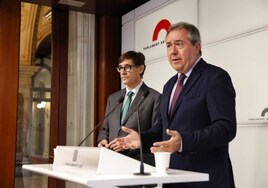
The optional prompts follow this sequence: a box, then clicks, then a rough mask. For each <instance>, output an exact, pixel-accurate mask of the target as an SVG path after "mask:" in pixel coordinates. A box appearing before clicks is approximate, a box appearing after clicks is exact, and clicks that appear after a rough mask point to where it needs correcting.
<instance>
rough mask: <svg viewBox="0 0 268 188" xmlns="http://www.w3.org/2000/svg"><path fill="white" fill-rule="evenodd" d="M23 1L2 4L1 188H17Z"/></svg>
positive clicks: (0, 91) (0, 55) (0, 59)
mask: <svg viewBox="0 0 268 188" xmlns="http://www.w3.org/2000/svg"><path fill="white" fill-rule="evenodd" d="M19 37H20V1H17V0H1V1H0V138H1V142H0V187H14V177H15V154H16V126H17V97H18V76H19V75H18V73H19V42H20V40H19Z"/></svg>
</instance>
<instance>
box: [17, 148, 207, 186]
mask: <svg viewBox="0 0 268 188" xmlns="http://www.w3.org/2000/svg"><path fill="white" fill-rule="evenodd" d="M58 149H59V148H57V150H58ZM61 149H63V151H64V152H59V151H60V150H61ZM66 151H68V152H70V154H68V155H66ZM68 152H67V153H68ZM87 152H88V153H87ZM73 153H74V154H73ZM80 153H81V154H80ZM89 153H90V154H91V153H93V155H89ZM62 154H63V155H64V157H65V158H64V157H63V158H62V157H61V156H60V155H62ZM66 156H69V158H68V157H66ZM80 156H81V157H80ZM80 158H81V160H80ZM90 158H91V159H90ZM92 158H93V159H92ZM74 159H75V162H74ZM70 160H71V161H70ZM87 161H91V162H89V163H88V164H87ZM92 161H94V162H92ZM144 165H145V168H144V169H145V170H144V171H145V172H149V173H150V175H144V176H143V175H134V173H136V172H139V167H140V161H137V160H135V159H132V158H129V157H126V156H124V155H122V154H119V153H117V152H113V151H111V150H108V149H105V148H101V149H100V148H95V147H84V148H82V149H81V148H80V147H79V148H78V147H63V148H60V149H59V150H58V151H57V154H55V159H54V162H53V164H32V165H23V167H22V168H23V169H25V170H29V171H32V172H35V173H39V174H43V175H47V176H49V177H54V178H58V179H61V180H65V181H69V182H73V183H77V184H81V185H84V186H85V187H92V188H103V187H105V188H110V187H118V186H125V185H145V184H163V183H182V182H202V181H209V175H208V174H206V173H199V172H191V171H184V170H175V169H168V175H161V176H160V175H157V174H156V173H155V167H153V166H150V165H147V164H144ZM115 167H116V168H115Z"/></svg>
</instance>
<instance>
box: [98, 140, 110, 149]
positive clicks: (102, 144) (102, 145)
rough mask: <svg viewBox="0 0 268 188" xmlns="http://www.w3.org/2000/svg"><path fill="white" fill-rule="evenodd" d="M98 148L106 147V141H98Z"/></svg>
mask: <svg viewBox="0 0 268 188" xmlns="http://www.w3.org/2000/svg"><path fill="white" fill-rule="evenodd" d="M98 147H99V148H102V147H106V148H107V147H108V141H107V140H102V141H100V143H99V144H98Z"/></svg>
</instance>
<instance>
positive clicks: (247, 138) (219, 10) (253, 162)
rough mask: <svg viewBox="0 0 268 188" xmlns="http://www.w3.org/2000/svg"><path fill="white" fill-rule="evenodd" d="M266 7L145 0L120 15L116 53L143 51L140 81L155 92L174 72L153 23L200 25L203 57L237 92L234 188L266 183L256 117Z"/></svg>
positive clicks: (258, 1) (263, 121) (267, 33)
mask: <svg viewBox="0 0 268 188" xmlns="http://www.w3.org/2000/svg"><path fill="white" fill-rule="evenodd" d="M267 7H268V1H267V0H225V1H220V0H165V1H160V0H151V1H149V2H148V3H147V4H145V5H143V6H141V7H139V8H138V9H136V10H134V11H132V12H130V13H128V14H126V15H125V16H123V18H122V24H123V27H122V32H123V37H122V46H123V48H122V52H125V51H127V50H133V49H134V50H138V51H141V52H143V53H144V54H145V56H146V60H147V61H146V65H147V69H146V72H145V75H144V81H145V82H146V83H147V84H148V85H150V86H151V87H153V88H155V89H157V90H158V91H160V92H161V91H162V87H163V84H164V83H165V82H166V81H167V80H168V78H170V77H171V76H172V75H174V74H175V72H174V71H173V69H172V68H171V67H170V66H169V63H168V61H167V59H166V52H165V45H164V44H162V43H161V42H162V41H163V40H164V36H165V31H164V30H163V31H161V32H160V33H159V35H158V41H152V40H151V36H152V33H153V30H154V28H155V26H156V25H157V23H158V22H159V21H160V20H162V19H167V20H169V21H170V22H171V23H175V22H178V21H187V22H191V23H193V24H195V25H196V26H197V27H198V28H199V29H200V32H201V38H202V47H203V50H202V51H203V58H204V59H205V60H206V61H207V62H208V63H211V64H215V65H218V66H220V67H222V68H224V69H226V70H227V71H228V72H229V74H230V75H231V77H232V80H233V83H234V86H235V88H236V92H237V99H236V102H237V120H238V130H237V136H236V138H235V139H234V140H233V141H232V142H231V144H230V155H231V160H232V163H233V168H234V174H235V181H236V186H237V187H238V188H253V187H254V188H255V187H256V188H267V187H268V181H267V180H266V178H268V162H267V159H268V150H267V149H266V148H267V141H268V114H265V116H261V112H262V111H263V109H265V108H268V100H267V96H268V87H267V83H266V82H267V80H268V74H267V72H268V63H267V62H268V53H267V52H266V51H267V47H266V43H267V42H266V41H268V19H267V18H268V11H267ZM156 42H159V43H158V44H157V45H155V46H154V47H150V48H145V47H148V46H150V45H153V44H156Z"/></svg>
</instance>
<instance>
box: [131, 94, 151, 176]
mask: <svg viewBox="0 0 268 188" xmlns="http://www.w3.org/2000/svg"><path fill="white" fill-rule="evenodd" d="M148 94H149V91H148V90H146V91H145V92H144V94H143V96H142V98H141V100H140V101H139V103H138V105H137V119H138V133H139V136H140V162H141V163H140V172H136V173H134V175H138V176H148V175H150V173H146V172H144V164H143V151H142V149H143V148H142V141H141V125H140V114H139V107H140V105H141V103H142V101H143V100H144V99H145V98H146V97H147V96H148Z"/></svg>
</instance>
